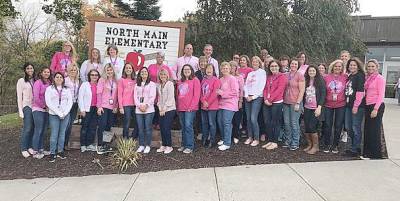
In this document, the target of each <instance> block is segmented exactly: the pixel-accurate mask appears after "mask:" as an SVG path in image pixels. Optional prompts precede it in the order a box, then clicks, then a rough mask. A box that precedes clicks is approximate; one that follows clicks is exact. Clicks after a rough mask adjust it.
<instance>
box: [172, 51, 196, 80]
mask: <svg viewBox="0 0 400 201" xmlns="http://www.w3.org/2000/svg"><path fill="white" fill-rule="evenodd" d="M185 64H189V65H191V66H192V67H193V70H194V72H196V71H197V70H199V58H197V57H195V56H182V57H179V58H178V60H176V65H175V66H173V67H172V69H171V70H172V71H173V73H174V74H175V75H176V76H177V79H178V80H179V79H181V71H182V67H183V66H184V65H185ZM175 80H176V79H175Z"/></svg>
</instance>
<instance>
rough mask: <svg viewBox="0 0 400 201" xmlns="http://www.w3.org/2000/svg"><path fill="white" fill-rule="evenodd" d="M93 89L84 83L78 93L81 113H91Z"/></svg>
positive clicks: (87, 83)
mask: <svg viewBox="0 0 400 201" xmlns="http://www.w3.org/2000/svg"><path fill="white" fill-rule="evenodd" d="M91 104H92V89H91V87H90V83H89V82H84V83H82V85H81V87H80V88H79V93H78V107H79V110H80V111H81V112H90V105H91Z"/></svg>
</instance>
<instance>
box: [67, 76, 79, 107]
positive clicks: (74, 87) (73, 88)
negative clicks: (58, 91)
mask: <svg viewBox="0 0 400 201" xmlns="http://www.w3.org/2000/svg"><path fill="white" fill-rule="evenodd" d="M65 86H66V87H67V88H68V89H69V90H70V92H71V94H72V102H74V103H76V101H77V100H78V92H79V79H76V80H75V82H73V81H72V80H71V78H70V77H66V78H65Z"/></svg>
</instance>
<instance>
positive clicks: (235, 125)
mask: <svg viewBox="0 0 400 201" xmlns="http://www.w3.org/2000/svg"><path fill="white" fill-rule="evenodd" d="M243 111H244V110H243V108H240V109H239V110H238V111H237V112H235V114H234V115H233V119H232V137H234V138H237V139H239V138H240V130H239V128H240V122H242V119H243Z"/></svg>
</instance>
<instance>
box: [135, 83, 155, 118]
mask: <svg viewBox="0 0 400 201" xmlns="http://www.w3.org/2000/svg"><path fill="white" fill-rule="evenodd" d="M156 94H157V86H156V84H155V83H154V82H151V81H150V82H149V83H148V84H147V85H144V83H141V86H138V85H137V84H136V85H135V89H134V90H133V98H134V102H135V105H136V114H148V113H152V112H154V111H155V110H154V101H155V100H156ZM142 105H147V110H146V111H145V112H142V111H140V109H139V107H140V106H142Z"/></svg>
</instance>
